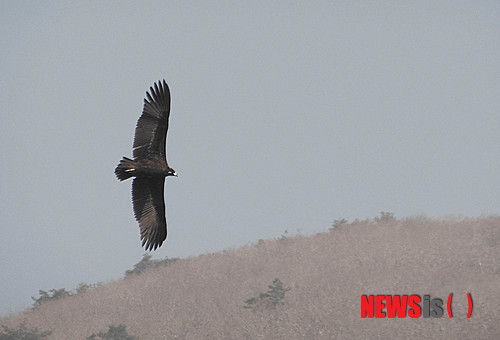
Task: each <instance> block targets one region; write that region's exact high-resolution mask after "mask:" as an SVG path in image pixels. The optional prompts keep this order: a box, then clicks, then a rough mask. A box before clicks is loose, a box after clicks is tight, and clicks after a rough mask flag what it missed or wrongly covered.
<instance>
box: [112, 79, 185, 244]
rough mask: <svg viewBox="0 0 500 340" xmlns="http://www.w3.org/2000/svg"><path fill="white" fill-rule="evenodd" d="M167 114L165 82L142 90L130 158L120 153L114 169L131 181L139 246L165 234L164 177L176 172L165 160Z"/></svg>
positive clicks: (152, 241)
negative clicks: (139, 113) (141, 103)
mask: <svg viewBox="0 0 500 340" xmlns="http://www.w3.org/2000/svg"><path fill="white" fill-rule="evenodd" d="M169 116H170V91H169V89H168V85H167V83H166V82H165V80H163V82H160V81H158V83H156V84H154V85H153V86H152V87H151V88H150V91H149V92H146V98H145V99H144V107H143V109H142V115H141V117H140V118H139V120H138V121H137V126H136V128H135V137H134V147H133V155H134V159H130V158H127V157H123V159H122V160H121V161H120V163H119V164H118V166H117V167H116V169H115V175H116V177H117V178H118V180H120V181H123V180H126V179H127V178H130V177H135V178H134V180H133V182H132V203H133V206H134V215H135V219H136V220H137V222H139V228H140V230H141V241H142V246H143V247H145V249H146V250H156V248H158V247H160V246H161V245H162V243H163V241H165V239H166V238H167V220H166V218H165V198H164V192H163V189H164V184H165V177H167V176H177V173H176V172H175V170H174V169H172V168H171V167H170V166H169V165H168V163H167V157H166V151H165V146H166V141H167V130H168V118H169Z"/></svg>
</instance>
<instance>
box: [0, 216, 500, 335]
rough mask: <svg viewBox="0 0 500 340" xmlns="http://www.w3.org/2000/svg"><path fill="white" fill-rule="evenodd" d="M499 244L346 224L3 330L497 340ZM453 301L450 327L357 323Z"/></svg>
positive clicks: (117, 290)
mask: <svg viewBox="0 0 500 340" xmlns="http://www.w3.org/2000/svg"><path fill="white" fill-rule="evenodd" d="M499 242H500V217H490V218H483V219H465V220H460V221H455V220H453V221H451V220H428V219H425V218H408V219H405V220H403V221H395V220H388V221H380V220H379V221H378V222H377V221H362V222H356V223H345V224H342V225H340V226H339V227H337V228H335V229H334V230H332V231H330V232H325V233H321V234H317V235H314V236H307V237H305V236H295V237H290V238H285V237H284V238H282V239H279V240H269V241H260V242H259V243H258V244H255V245H249V246H245V247H242V248H238V249H234V250H228V251H223V252H221V253H215V254H207V255H201V256H198V257H196V258H188V259H181V260H178V261H175V262H173V263H170V264H169V265H167V266H159V267H156V268H152V269H150V270H147V271H144V272H143V273H142V274H140V275H129V276H128V277H127V278H125V279H123V280H120V281H117V282H113V283H109V284H106V285H103V286H100V287H98V288H96V289H93V290H89V291H87V292H84V293H81V294H77V295H74V296H69V297H65V298H63V299H60V300H56V301H49V302H46V303H43V304H41V305H40V306H38V307H36V308H35V309H33V310H29V311H25V312H23V313H21V314H18V315H15V316H10V317H8V318H4V319H1V320H0V324H2V325H6V326H9V327H17V326H18V325H19V324H20V323H21V322H23V321H24V322H25V325H26V327H28V328H34V327H37V328H38V329H39V330H41V331H44V330H52V334H51V336H50V337H49V338H50V339H85V338H86V337H88V336H89V335H91V334H92V333H97V332H100V331H106V330H107V329H108V325H111V324H114V325H118V324H124V325H126V327H127V331H128V333H129V334H131V335H135V336H136V337H137V338H138V339H333V338H337V339H377V338H380V339H402V338H410V337H411V338H434V339H436V338H443V339H452V338H454V339H500V325H499V324H500V322H499V320H500V267H499V255H500V254H499ZM167 246H168V245H167ZM276 278H279V279H280V280H281V282H282V283H283V286H284V288H290V290H288V291H286V292H285V295H284V298H282V299H278V300H277V303H276V305H275V306H273V304H271V303H269V301H270V300H269V296H267V297H266V295H265V294H263V295H260V294H261V293H266V292H268V289H269V288H268V286H269V285H272V283H273V280H274V279H276ZM450 293H453V294H454V299H453V312H454V318H453V319H450V318H449V317H448V315H447V312H446V310H445V312H444V315H443V317H442V318H422V317H420V318H417V319H412V318H408V317H407V318H404V319H387V318H386V319H362V318H361V317H360V299H361V295H379V294H383V295H396V294H401V295H411V294H418V295H421V296H422V295H426V294H428V295H431V298H436V297H437V298H441V299H443V301H444V305H446V299H447V297H448V295H449V294H450ZM467 293H471V295H472V298H473V302H474V310H473V313H472V317H471V318H470V319H467V318H466V314H467V298H466V294H467ZM253 297H254V298H256V299H255V300H253V302H255V303H254V304H252V305H249V304H247V303H245V301H248V300H249V299H251V298H253ZM244 306H247V307H249V306H253V308H244ZM444 307H445V306H444Z"/></svg>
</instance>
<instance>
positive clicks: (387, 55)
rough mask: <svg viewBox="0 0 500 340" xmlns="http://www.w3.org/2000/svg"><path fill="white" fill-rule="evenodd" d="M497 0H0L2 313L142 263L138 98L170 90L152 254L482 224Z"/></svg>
mask: <svg viewBox="0 0 500 340" xmlns="http://www.w3.org/2000/svg"><path fill="white" fill-rule="evenodd" d="M499 15H500V2H498V1H418V2H416V1H399V0H398V1H383V2H372V1H357V2H356V1H351V0H349V1H315V2H302V1H301V2H299V1H297V2H294V1H273V2H269V1H261V2H259V1H249V2H246V3H244V2H238V1H213V2H205V1H144V2H127V1H105V2H102V1H79V2H73V1H51V2H48V3H42V2H37V1H2V2H1V4H0V39H1V40H0V42H1V46H2V49H1V50H0V68H1V69H0V70H1V77H0V112H1V113H0V117H1V118H0V148H1V150H0V158H1V161H0V162H1V174H2V175H1V176H0V192H1V196H0V197H1V198H0V199H1V205H0V227H1V231H2V235H3V236H2V238H1V241H0V242H1V244H0V249H1V250H0V258H1V259H2V260H1V266H0V272H1V273H2V274H1V275H2V279H1V282H2V284H1V288H2V289H1V290H0V315H1V314H5V313H8V312H12V311H18V310H20V309H21V308H24V307H27V306H29V305H30V304H31V302H32V301H31V299H30V296H37V295H38V290H39V289H43V290H50V289H53V288H62V287H64V288H66V289H72V288H75V287H76V286H77V285H78V283H80V282H87V283H94V282H98V281H107V280H112V279H118V278H120V277H121V276H122V275H123V273H124V271H125V270H126V269H129V268H131V267H132V266H133V264H135V263H136V262H138V261H139V260H140V259H141V256H142V254H143V253H144V250H143V249H142V248H141V247H140V242H139V230H138V226H137V223H136V222H135V220H134V216H133V212H132V205H131V199H130V181H127V182H124V183H119V182H118V181H117V180H116V179H115V176H114V174H113V170H114V168H115V166H116V164H117V162H118V161H119V159H120V158H121V157H122V156H129V157H130V156H131V154H132V141H133V134H134V128H135V124H136V121H137V118H138V117H139V115H140V113H141V110H142V102H143V98H144V95H145V92H146V90H147V89H148V88H149V86H151V85H152V84H153V82H155V81H157V80H159V79H163V78H164V79H165V80H166V81H167V82H168V83H169V85H170V89H171V93H172V114H171V116H170V131H169V134H168V160H169V163H170V165H171V166H172V167H173V168H174V169H176V170H177V172H179V174H180V177H179V178H168V180H167V183H166V186H165V195H166V205H167V221H168V225H169V235H168V239H167V241H166V243H164V244H163V246H162V248H161V249H160V250H158V251H156V252H154V253H153V254H154V257H155V258H164V257H165V256H169V257H186V256H194V255H198V254H201V253H205V252H213V251H218V250H222V249H225V248H229V247H235V246H239V245H244V244H247V243H249V242H255V241H257V240H258V239H260V238H275V237H279V236H280V235H281V234H283V233H284V231H285V230H288V231H289V232H290V233H296V232H297V231H300V232H301V233H302V234H312V233H315V232H320V231H326V230H327V229H328V227H329V226H330V225H331V223H332V221H333V220H334V219H336V218H339V217H343V218H347V219H349V220H352V219H354V218H361V219H362V218H367V217H374V216H377V215H379V212H380V211H391V212H394V213H396V216H397V217H404V216H409V215H414V214H420V213H424V214H426V215H428V216H431V217H440V216H444V215H449V214H460V215H464V216H471V217H475V216H480V215H482V214H497V213H499V202H500V176H499V175H498V174H499V173H500V158H499V157H498V155H499V150H500V137H499V133H500V99H499V97H500V38H499V37H500V24H499V21H498V18H499Z"/></svg>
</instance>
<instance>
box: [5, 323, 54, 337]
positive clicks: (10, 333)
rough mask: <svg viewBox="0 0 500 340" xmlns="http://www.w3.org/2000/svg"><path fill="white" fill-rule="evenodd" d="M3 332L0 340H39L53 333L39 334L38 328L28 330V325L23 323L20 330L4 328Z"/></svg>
mask: <svg viewBox="0 0 500 340" xmlns="http://www.w3.org/2000/svg"><path fill="white" fill-rule="evenodd" d="M2 328H3V331H2V332H1V333H0V340H39V339H42V338H45V337H48V336H49V335H50V334H51V333H52V331H44V332H41V333H40V332H39V331H38V328H33V329H28V328H27V327H26V325H25V324H24V322H23V323H21V324H20V325H19V328H17V329H14V328H9V327H7V326H2Z"/></svg>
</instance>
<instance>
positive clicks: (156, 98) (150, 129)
mask: <svg viewBox="0 0 500 340" xmlns="http://www.w3.org/2000/svg"><path fill="white" fill-rule="evenodd" d="M146 97H147V98H145V99H144V107H143V109H142V115H141V117H140V118H139V120H138V121H137V126H136V128H135V137H134V152H133V154H134V158H143V157H145V156H147V155H149V154H151V153H159V154H160V155H162V156H163V157H164V158H165V157H166V153H165V144H166V139H167V129H168V117H169V116H170V90H169V89H168V85H167V83H166V82H165V80H163V83H162V82H160V81H158V83H156V84H154V88H153V87H150V89H149V92H146Z"/></svg>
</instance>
